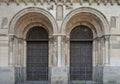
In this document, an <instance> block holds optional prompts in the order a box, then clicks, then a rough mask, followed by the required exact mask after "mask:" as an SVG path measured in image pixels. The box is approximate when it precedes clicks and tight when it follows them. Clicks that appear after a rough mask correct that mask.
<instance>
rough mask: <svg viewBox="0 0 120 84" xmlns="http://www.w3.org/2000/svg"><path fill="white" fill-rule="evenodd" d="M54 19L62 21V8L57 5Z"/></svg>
mask: <svg viewBox="0 0 120 84" xmlns="http://www.w3.org/2000/svg"><path fill="white" fill-rule="evenodd" d="M56 19H57V20H62V19H63V6H62V5H57V8H56Z"/></svg>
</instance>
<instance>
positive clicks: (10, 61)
mask: <svg viewBox="0 0 120 84" xmlns="http://www.w3.org/2000/svg"><path fill="white" fill-rule="evenodd" d="M13 41H14V37H13V35H9V65H10V66H12V65H13V59H14V58H13Z"/></svg>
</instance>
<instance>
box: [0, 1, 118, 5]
mask: <svg viewBox="0 0 120 84" xmlns="http://www.w3.org/2000/svg"><path fill="white" fill-rule="evenodd" d="M11 2H15V3H16V4H17V5H19V4H20V3H21V2H24V3H25V5H27V4H29V3H33V4H34V5H36V4H37V3H38V2H40V3H41V5H43V3H46V0H0V3H6V4H7V5H9V4H10V3H11ZM53 2H54V3H55V4H57V3H63V4H64V3H70V4H71V5H72V4H73V3H75V2H76V1H74V0H69V1H67V0H47V3H48V4H50V3H53ZM77 2H78V3H80V5H83V4H84V3H88V4H89V5H92V4H93V3H96V4H98V5H100V4H104V5H107V4H108V3H110V4H111V5H114V4H115V3H117V4H118V5H120V0H94V1H93V0H87V1H86V0H78V1H77Z"/></svg>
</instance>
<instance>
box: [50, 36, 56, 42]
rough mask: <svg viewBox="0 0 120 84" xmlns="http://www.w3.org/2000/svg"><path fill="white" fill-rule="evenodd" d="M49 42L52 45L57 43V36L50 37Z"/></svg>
mask: <svg viewBox="0 0 120 84" xmlns="http://www.w3.org/2000/svg"><path fill="white" fill-rule="evenodd" d="M49 41H50V42H52V43H54V42H56V41H57V36H55V35H54V36H50V37H49Z"/></svg>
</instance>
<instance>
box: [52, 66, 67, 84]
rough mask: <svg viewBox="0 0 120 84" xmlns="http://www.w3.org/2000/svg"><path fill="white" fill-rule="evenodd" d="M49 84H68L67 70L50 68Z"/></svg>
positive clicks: (64, 68)
mask: <svg viewBox="0 0 120 84" xmlns="http://www.w3.org/2000/svg"><path fill="white" fill-rule="evenodd" d="M51 84H68V70H67V68H66V67H54V68H52V73H51Z"/></svg>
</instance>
